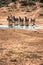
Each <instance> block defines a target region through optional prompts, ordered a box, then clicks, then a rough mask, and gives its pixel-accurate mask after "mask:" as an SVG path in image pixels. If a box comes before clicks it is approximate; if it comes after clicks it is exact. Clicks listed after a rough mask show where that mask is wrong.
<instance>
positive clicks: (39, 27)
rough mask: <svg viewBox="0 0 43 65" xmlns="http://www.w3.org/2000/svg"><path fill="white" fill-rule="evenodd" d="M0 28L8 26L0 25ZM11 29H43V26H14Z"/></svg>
mask: <svg viewBox="0 0 43 65" xmlns="http://www.w3.org/2000/svg"><path fill="white" fill-rule="evenodd" d="M0 28H10V27H9V26H8V25H0ZM13 28H20V29H43V26H38V25H37V26H36V25H34V26H32V25H30V26H20V25H14V26H13Z"/></svg>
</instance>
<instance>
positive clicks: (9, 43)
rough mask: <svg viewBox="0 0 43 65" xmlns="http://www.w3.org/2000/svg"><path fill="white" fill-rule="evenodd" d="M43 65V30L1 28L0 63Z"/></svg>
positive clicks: (4, 64)
mask: <svg viewBox="0 0 43 65" xmlns="http://www.w3.org/2000/svg"><path fill="white" fill-rule="evenodd" d="M41 64H42V65H43V30H34V31H32V30H22V29H11V28H10V29H0V65H41Z"/></svg>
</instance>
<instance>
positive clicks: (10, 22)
mask: <svg viewBox="0 0 43 65" xmlns="http://www.w3.org/2000/svg"><path fill="white" fill-rule="evenodd" d="M7 20H8V25H9V26H10V27H13V24H14V25H21V26H24V25H26V26H29V22H30V23H31V25H32V26H34V25H35V22H36V21H35V18H33V19H32V18H31V19H29V18H27V17H26V16H25V17H24V18H22V17H19V18H17V17H16V16H12V15H10V16H8V17H7Z"/></svg>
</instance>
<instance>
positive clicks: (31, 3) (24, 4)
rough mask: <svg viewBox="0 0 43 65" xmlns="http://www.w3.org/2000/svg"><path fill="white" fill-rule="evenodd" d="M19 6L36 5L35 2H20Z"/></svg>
mask: <svg viewBox="0 0 43 65" xmlns="http://www.w3.org/2000/svg"><path fill="white" fill-rule="evenodd" d="M20 3H21V6H32V5H36V4H35V2H32V1H30V2H26V1H21V2H20Z"/></svg>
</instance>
